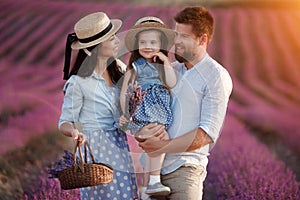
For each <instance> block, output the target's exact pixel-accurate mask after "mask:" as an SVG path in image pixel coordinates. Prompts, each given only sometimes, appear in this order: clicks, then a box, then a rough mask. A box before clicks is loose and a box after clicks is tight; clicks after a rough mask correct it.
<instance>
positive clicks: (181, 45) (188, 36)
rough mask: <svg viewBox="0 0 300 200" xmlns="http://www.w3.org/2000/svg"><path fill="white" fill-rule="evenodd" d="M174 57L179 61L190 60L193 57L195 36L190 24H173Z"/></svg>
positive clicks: (195, 47)
mask: <svg viewBox="0 0 300 200" xmlns="http://www.w3.org/2000/svg"><path fill="white" fill-rule="evenodd" d="M175 33H176V37H175V58H176V60H178V61H179V62H191V61H193V60H194V59H195V56H196V55H195V54H196V49H197V47H198V45H197V40H196V39H197V37H196V35H195V34H194V33H193V32H192V25H190V24H179V23H176V26H175Z"/></svg>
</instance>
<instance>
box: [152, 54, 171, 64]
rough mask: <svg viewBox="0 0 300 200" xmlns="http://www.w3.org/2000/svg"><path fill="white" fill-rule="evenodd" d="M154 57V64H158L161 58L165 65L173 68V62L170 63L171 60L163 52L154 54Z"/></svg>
mask: <svg viewBox="0 0 300 200" xmlns="http://www.w3.org/2000/svg"><path fill="white" fill-rule="evenodd" d="M153 55H154V57H153V61H154V62H156V60H157V58H159V59H160V60H161V61H162V62H163V63H164V65H168V66H172V65H171V62H170V61H169V58H168V57H167V56H166V55H165V54H163V53H162V52H157V53H154V54H153Z"/></svg>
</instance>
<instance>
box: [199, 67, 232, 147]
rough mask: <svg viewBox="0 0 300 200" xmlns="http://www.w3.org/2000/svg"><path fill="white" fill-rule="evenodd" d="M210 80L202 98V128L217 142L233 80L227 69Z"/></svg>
mask: <svg viewBox="0 0 300 200" xmlns="http://www.w3.org/2000/svg"><path fill="white" fill-rule="evenodd" d="M213 79H214V80H212V81H208V82H207V83H208V85H206V88H205V95H204V96H203V99H202V106H201V119H200V124H199V127H200V128H202V129H203V130H204V131H205V132H206V133H207V134H208V135H209V136H210V138H211V139H212V140H213V142H214V143H215V142H216V140H217V139H218V137H219V134H220V131H221V128H222V126H223V122H224V118H225V115H226V110H227V104H228V100H229V96H230V94H231V92H232V80H231V78H230V75H229V74H228V72H227V71H225V70H221V71H219V76H214V77H213Z"/></svg>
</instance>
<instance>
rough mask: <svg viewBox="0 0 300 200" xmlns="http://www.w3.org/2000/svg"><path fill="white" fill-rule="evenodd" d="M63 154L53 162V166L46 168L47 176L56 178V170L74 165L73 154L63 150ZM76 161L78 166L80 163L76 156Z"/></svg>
mask: <svg viewBox="0 0 300 200" xmlns="http://www.w3.org/2000/svg"><path fill="white" fill-rule="evenodd" d="M64 152H65V155H64V156H63V158H62V159H60V160H58V161H57V162H56V163H55V167H54V168H51V169H49V170H48V174H49V178H58V172H60V171H62V170H64V169H66V168H68V167H72V166H74V154H73V153H71V152H69V151H67V150H65V151H64ZM76 163H77V165H78V166H80V165H81V161H80V159H79V157H78V156H77V159H76Z"/></svg>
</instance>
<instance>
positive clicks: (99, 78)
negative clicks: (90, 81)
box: [91, 71, 105, 81]
mask: <svg viewBox="0 0 300 200" xmlns="http://www.w3.org/2000/svg"><path fill="white" fill-rule="evenodd" d="M91 77H92V78H94V79H96V80H99V81H105V80H104V78H103V77H102V76H101V75H100V74H98V73H97V72H96V71H93V73H92V75H91Z"/></svg>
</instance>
